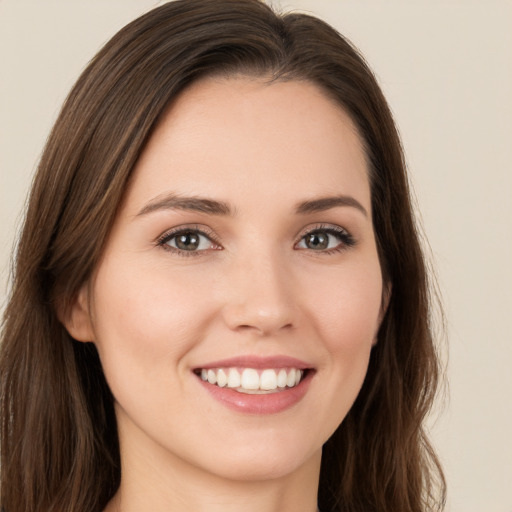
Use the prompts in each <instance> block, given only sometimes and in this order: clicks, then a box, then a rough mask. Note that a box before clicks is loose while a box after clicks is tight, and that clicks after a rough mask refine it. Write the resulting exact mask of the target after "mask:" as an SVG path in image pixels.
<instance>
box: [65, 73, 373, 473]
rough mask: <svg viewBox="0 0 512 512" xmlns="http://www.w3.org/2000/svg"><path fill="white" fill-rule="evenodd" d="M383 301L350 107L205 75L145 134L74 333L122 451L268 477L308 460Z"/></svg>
mask: <svg viewBox="0 0 512 512" xmlns="http://www.w3.org/2000/svg"><path fill="white" fill-rule="evenodd" d="M87 294H89V295H87ZM381 298H382V276H381V269H380V265H379V260H378V257H377V250H376V245H375V239H374V232H373V226H372V215H371V201H370V189H369V183H368V172H367V166H366V162H365V156H364V153H363V150H362V147H361V141H360V138H359V136H358V134H357V132H356V129H355V128H354V125H353V123H352V122H351V120H350V119H349V117H348V116H347V115H346V114H345V113H344V112H342V111H341V109H340V108H338V107H337V106H336V105H335V104H334V103H333V102H332V101H331V100H329V99H328V98H327V97H326V96H325V95H324V94H323V93H322V92H321V91H320V90H319V89H318V88H317V87H316V86H314V85H312V84H310V83H308V82H298V81H289V82H278V83H273V84H271V85H268V84H265V83H263V81H258V80H254V79H243V78H236V79H235V78H232V79H218V80H217V79H208V80H203V81H201V82H198V83H196V84H194V85H193V86H192V87H190V88H189V89H187V90H186V91H185V92H184V93H183V94H182V95H181V96H180V97H179V98H178V100H177V101H176V102H175V103H174V104H173V105H172V107H171V108H169V110H168V111H167V112H166V114H165V116H164V117H163V118H162V120H161V122H160V123H159V125H158V126H157V129H156V131H155V132H154V134H153V135H152V137H151V139H150V141H149V144H148V145H147V147H146V149H145V151H144V152H143V154H142V156H141V158H140V160H139V162H138V164H137V166H136V169H135V172H134V176H133V180H132V182H131V184H130V187H129V189H128V191H127V194H126V197H125V200H124V202H123V204H122V207H121V209H120V211H119V214H118V217H117V220H116V222H115V225H114V227H113V230H112V232H111V235H110V238H109V240H108V243H107V246H106V249H105V252H104V256H103V258H102V261H101V262H100V265H99V267H98V269H97V271H96V273H95V276H94V279H93V281H92V282H91V283H89V286H88V287H87V289H85V288H84V290H83V291H82V292H81V295H80V300H79V301H78V302H77V303H78V304H81V305H82V306H83V308H84V309H83V310H80V307H79V306H78V305H77V306H76V308H75V313H74V315H75V321H74V326H75V332H74V333H73V334H74V335H75V337H77V338H79V339H82V340H92V341H94V343H95V344H96V346H97V348H98V351H99V354H100V358H101V362H102V365H103V369H104V372H105V375H106V378H107V381H108V383H109V385H110V387H111V390H112V393H113V395H114V397H115V400H116V413H117V418H118V427H119V433H120V441H121V456H122V458H123V461H124V463H126V461H129V460H132V461H135V460H138V461H139V462H140V460H141V459H147V461H148V464H150V465H151V467H158V466H159V465H160V464H164V465H165V464H167V465H170V466H174V467H178V466H179V467H180V468H182V469H183V470H185V468H188V469H191V468H192V469H194V470H195V471H197V470H201V471H206V472H207V473H210V474H215V475H217V476H221V477H225V478H235V479H266V478H277V477H280V476H283V475H287V474H290V473H293V472H294V471H296V470H297V469H299V468H301V467H305V466H306V465H308V464H315V465H316V467H317V465H318V461H319V458H320V453H321V447H322V444H323V443H324V442H325V441H326V440H327V439H328V438H329V437H330V435H331V434H332V433H333V432H334V430H335V429H336V428H337V427H338V425H339V424H340V422H341V421H342V420H343V418H344V417H345V415H346V414H347V412H348V410H349V409H350V407H351V405H352V403H353V402H354V400H355V398H356V396H357V394H358V392H359V389H360V388H361V385H362V382H363V379H364V377H365V374H366V370H367V365H368V359H369V355H370V351H371V348H372V344H373V343H374V341H375V339H376V333H377V330H378V326H379V321H380V317H381ZM86 304H89V307H90V310H89V311H87V307H86ZM77 310H78V312H77ZM82 314H83V315H84V317H83V318H82V321H80V315H82ZM84 318H85V320H84ZM77 319H78V320H77ZM77 326H78V327H77ZM80 326H82V327H80ZM77 329H78V330H80V329H82V331H81V332H78V331H77ZM205 379H206V380H205ZM299 379H300V380H299ZM297 382H298V384H297Z"/></svg>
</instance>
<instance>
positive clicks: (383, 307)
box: [372, 282, 393, 346]
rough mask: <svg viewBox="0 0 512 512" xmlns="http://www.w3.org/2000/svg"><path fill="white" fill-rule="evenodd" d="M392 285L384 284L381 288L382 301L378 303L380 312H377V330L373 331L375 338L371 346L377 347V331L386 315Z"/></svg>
mask: <svg viewBox="0 0 512 512" xmlns="http://www.w3.org/2000/svg"><path fill="white" fill-rule="evenodd" d="M392 288H393V287H392V285H391V283H390V282H384V283H383V287H382V300H381V303H380V311H379V317H378V319H377V328H376V330H375V336H374V338H373V341H372V346H375V345H377V339H378V335H379V329H380V326H381V324H382V320H384V316H385V315H386V311H387V310H388V306H389V301H390V299H391V293H392Z"/></svg>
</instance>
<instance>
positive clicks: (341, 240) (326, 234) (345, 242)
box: [296, 226, 355, 252]
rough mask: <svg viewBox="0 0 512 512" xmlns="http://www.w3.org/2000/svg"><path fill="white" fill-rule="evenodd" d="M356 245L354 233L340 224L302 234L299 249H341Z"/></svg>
mask: <svg viewBox="0 0 512 512" xmlns="http://www.w3.org/2000/svg"><path fill="white" fill-rule="evenodd" d="M353 245H355V240H354V238H353V237H352V235H351V234H350V233H349V232H348V231H346V230H345V229H343V228H341V227H339V226H330V227H318V228H315V229H313V230H311V231H309V232H307V233H306V234H305V235H303V236H302V238H301V239H300V241H299V243H298V244H297V245H296V248H297V249H309V250H312V251H318V252H321V251H325V252H331V251H334V252H335V251H341V250H343V249H346V248H348V247H352V246H353Z"/></svg>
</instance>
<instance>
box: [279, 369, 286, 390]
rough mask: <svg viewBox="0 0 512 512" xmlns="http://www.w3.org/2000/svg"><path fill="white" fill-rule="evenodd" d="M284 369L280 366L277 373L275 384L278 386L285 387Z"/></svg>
mask: <svg viewBox="0 0 512 512" xmlns="http://www.w3.org/2000/svg"><path fill="white" fill-rule="evenodd" d="M286 380H287V379H286V370H285V369H283V368H281V370H279V373H278V374H277V386H278V387H280V388H285V387H286Z"/></svg>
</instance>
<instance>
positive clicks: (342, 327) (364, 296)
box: [311, 262, 382, 355]
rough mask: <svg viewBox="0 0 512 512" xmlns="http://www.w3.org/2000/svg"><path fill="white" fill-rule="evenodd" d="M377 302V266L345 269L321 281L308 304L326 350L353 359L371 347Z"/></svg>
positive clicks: (379, 279)
mask: <svg viewBox="0 0 512 512" xmlns="http://www.w3.org/2000/svg"><path fill="white" fill-rule="evenodd" d="M381 301H382V277H381V272H380V266H379V264H378V262H374V263H373V264H372V265H365V264H358V265H352V266H350V267H345V268H342V269H340V271H339V272H338V273H335V274H333V275H331V276H330V279H329V280H327V279H325V280H324V282H323V286H318V287H317V288H316V293H315V296H314V297H313V298H312V301H311V302H312V303H313V304H314V305H315V317H316V319H315V324H316V327H317V329H318V330H319V332H321V333H322V338H323V340H324V343H325V346H326V348H327V350H328V351H329V352H331V353H336V352H339V351H342V352H344V353H346V354H347V355H351V354H354V355H356V354H357V353H358V352H359V351H360V350H364V349H365V347H367V346H370V347H371V344H372V343H373V341H374V339H375V335H376V334H377V330H378V327H379V316H380V308H381Z"/></svg>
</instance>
